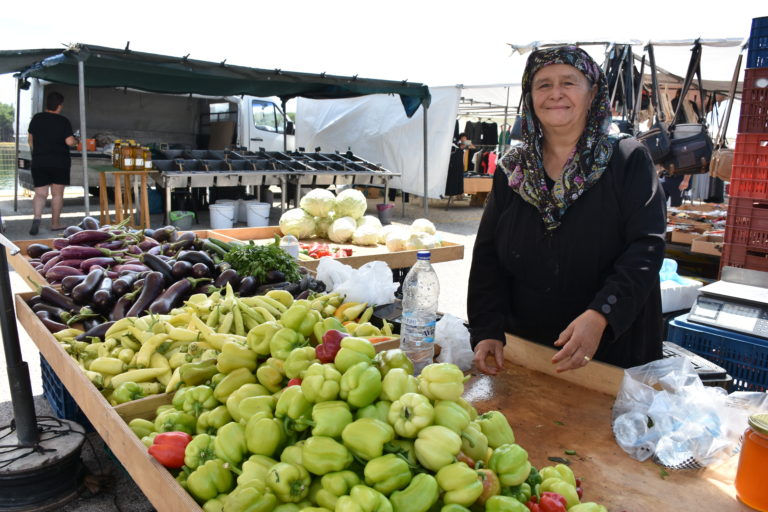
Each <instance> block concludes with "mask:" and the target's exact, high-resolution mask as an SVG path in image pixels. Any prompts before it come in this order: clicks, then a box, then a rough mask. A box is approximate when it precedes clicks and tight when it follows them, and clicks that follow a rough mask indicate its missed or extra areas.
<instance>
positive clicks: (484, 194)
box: [464, 177, 493, 206]
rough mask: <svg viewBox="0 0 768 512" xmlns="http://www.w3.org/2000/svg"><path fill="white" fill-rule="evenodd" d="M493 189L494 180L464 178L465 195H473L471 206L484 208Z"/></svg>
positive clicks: (490, 178)
mask: <svg viewBox="0 0 768 512" xmlns="http://www.w3.org/2000/svg"><path fill="white" fill-rule="evenodd" d="M492 188H493V178H492V177H488V178H464V193H465V194H470V195H472V199H471V200H470V203H469V204H470V206H482V205H484V204H485V200H486V199H487V198H488V194H489V193H490V191H491V189H492Z"/></svg>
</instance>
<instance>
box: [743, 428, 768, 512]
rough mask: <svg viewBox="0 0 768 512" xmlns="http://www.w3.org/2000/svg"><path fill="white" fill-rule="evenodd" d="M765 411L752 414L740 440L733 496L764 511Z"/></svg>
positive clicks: (767, 506) (767, 502) (767, 490)
mask: <svg viewBox="0 0 768 512" xmlns="http://www.w3.org/2000/svg"><path fill="white" fill-rule="evenodd" d="M767 469H768V413H759V414H753V415H752V416H750V417H749V427H748V428H747V430H746V431H745V432H744V440H743V441H742V445H741V454H740V455H739V467H738V469H737V470H736V481H735V486H736V495H737V496H738V497H739V499H740V500H741V501H742V502H744V504H746V505H749V506H750V507H752V508H754V509H755V510H759V511H760V512H768V485H766V470H767Z"/></svg>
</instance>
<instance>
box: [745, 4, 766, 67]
mask: <svg viewBox="0 0 768 512" xmlns="http://www.w3.org/2000/svg"><path fill="white" fill-rule="evenodd" d="M747 67H748V68H765V67H768V16H764V17H762V18H753V19H752V31H751V32H750V33H749V49H748V50H747Z"/></svg>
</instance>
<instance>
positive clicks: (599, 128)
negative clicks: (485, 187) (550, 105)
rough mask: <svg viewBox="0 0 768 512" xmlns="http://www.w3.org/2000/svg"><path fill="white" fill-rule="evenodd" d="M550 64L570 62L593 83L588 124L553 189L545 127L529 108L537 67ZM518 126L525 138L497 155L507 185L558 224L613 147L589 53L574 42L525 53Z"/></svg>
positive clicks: (549, 223)
mask: <svg viewBox="0 0 768 512" xmlns="http://www.w3.org/2000/svg"><path fill="white" fill-rule="evenodd" d="M551 64H568V65H570V66H573V67H575V68H576V69H578V70H579V71H581V72H582V73H583V74H584V75H585V76H586V77H587V78H588V79H589V80H590V81H591V83H593V84H596V85H597V92H596V94H595V97H594V100H593V101H592V105H591V107H590V109H589V111H588V113H587V125H586V128H585V129H584V133H582V135H581V138H580V139H579V141H578V142H577V143H576V147H575V148H574V151H573V153H572V154H571V156H570V157H569V158H568V161H567V162H566V163H565V167H564V168H563V174H562V176H561V177H560V179H558V180H557V181H556V182H555V186H554V187H553V189H552V190H549V187H547V182H546V180H545V176H546V172H545V170H544V163H543V158H542V155H543V151H542V145H543V133H542V130H541V126H540V124H539V120H538V119H537V118H536V114H535V113H534V110H533V100H532V97H531V85H532V81H533V77H534V75H535V74H536V72H537V71H539V70H540V69H541V68H543V67H545V66H549V65H551ZM522 89H523V91H522V94H523V103H522V112H521V114H520V116H521V126H522V132H523V144H522V145H520V146H516V147H514V148H512V149H511V150H510V151H509V152H507V154H505V155H504V157H502V159H501V167H502V169H503V170H504V172H505V173H506V175H507V178H508V179H509V186H510V187H512V189H513V190H514V191H515V192H517V193H518V194H520V197H522V198H523V199H524V200H525V201H526V202H528V203H530V204H532V205H533V206H535V207H536V208H537V209H538V210H539V212H540V213H541V216H542V220H543V221H544V225H545V227H546V229H547V231H551V230H554V229H556V228H557V227H558V226H559V225H560V219H561V218H562V216H563V214H564V213H565V211H566V209H567V208H568V207H569V206H570V205H571V204H573V202H574V201H576V200H577V199H578V198H579V197H580V196H581V194H583V193H584V192H585V191H586V190H588V189H589V188H590V187H591V186H592V185H594V184H595V183H596V182H597V180H598V179H600V176H602V175H603V172H604V171H605V168H606V166H607V165H608V162H609V161H610V159H611V154H612V153H613V141H612V140H611V138H609V137H608V131H609V129H610V124H611V105H610V99H609V95H608V85H607V83H606V80H605V75H604V74H603V71H602V70H601V69H600V67H599V66H598V65H597V63H595V61H594V60H592V57H590V56H589V54H587V52H585V51H584V50H582V49H581V48H577V47H576V46H560V47H556V48H548V49H544V50H536V51H534V52H533V53H532V54H531V56H530V57H529V58H528V62H527V64H526V66H525V72H524V73H523V83H522Z"/></svg>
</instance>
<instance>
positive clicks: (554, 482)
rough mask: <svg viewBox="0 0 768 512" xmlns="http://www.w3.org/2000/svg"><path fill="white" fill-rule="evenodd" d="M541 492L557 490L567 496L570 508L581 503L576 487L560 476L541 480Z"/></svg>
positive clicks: (566, 499)
mask: <svg viewBox="0 0 768 512" xmlns="http://www.w3.org/2000/svg"><path fill="white" fill-rule="evenodd" d="M541 492H555V493H557V494H559V495H560V496H562V497H563V498H565V501H566V502H568V509H569V510H570V508H571V507H573V506H574V505H578V504H579V501H580V500H579V493H578V492H577V491H576V487H574V486H573V485H571V484H570V483H568V482H566V481H565V480H562V479H560V478H547V479H546V480H544V481H543V482H541Z"/></svg>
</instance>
